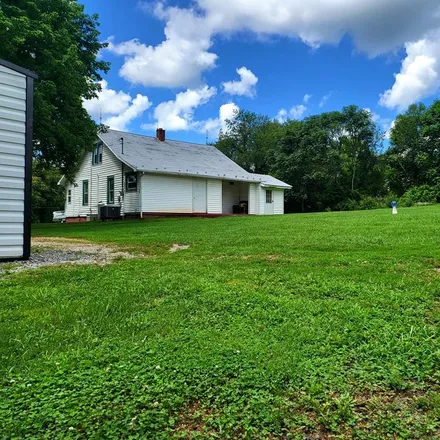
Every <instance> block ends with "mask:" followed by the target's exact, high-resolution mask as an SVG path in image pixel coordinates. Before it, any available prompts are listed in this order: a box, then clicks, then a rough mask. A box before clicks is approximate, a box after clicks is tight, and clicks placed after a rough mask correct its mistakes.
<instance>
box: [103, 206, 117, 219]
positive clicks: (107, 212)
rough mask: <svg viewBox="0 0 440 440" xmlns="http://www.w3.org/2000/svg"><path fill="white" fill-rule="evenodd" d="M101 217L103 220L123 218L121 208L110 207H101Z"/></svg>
mask: <svg viewBox="0 0 440 440" xmlns="http://www.w3.org/2000/svg"><path fill="white" fill-rule="evenodd" d="M99 217H100V219H101V220H119V219H120V218H121V207H120V206H109V205H104V206H100V207H99Z"/></svg>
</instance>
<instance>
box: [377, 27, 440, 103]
mask: <svg viewBox="0 0 440 440" xmlns="http://www.w3.org/2000/svg"><path fill="white" fill-rule="evenodd" d="M439 38H440V33H437V35H434V36H433V38H432V39H426V38H425V39H422V40H418V41H416V42H413V43H407V44H406V45H405V48H406V58H405V59H404V60H403V62H402V68H401V70H400V73H398V74H396V75H395V82H394V85H393V86H392V88H391V89H389V90H387V91H385V92H384V93H383V94H382V95H380V101H379V103H380V105H382V106H384V107H387V108H389V109H395V108H397V109H398V110H400V111H404V110H406V108H407V107H408V106H409V105H410V104H413V103H414V102H416V101H419V100H420V99H423V98H426V97H428V96H431V95H433V94H434V93H436V92H437V91H438V90H439V89H440V39H439Z"/></svg>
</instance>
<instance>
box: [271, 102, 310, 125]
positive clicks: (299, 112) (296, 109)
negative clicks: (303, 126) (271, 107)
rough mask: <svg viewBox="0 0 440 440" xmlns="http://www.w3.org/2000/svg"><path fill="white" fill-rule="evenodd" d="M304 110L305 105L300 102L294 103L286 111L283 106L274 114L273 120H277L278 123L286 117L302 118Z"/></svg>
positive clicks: (305, 109) (285, 119)
mask: <svg viewBox="0 0 440 440" xmlns="http://www.w3.org/2000/svg"><path fill="white" fill-rule="evenodd" d="M306 111H307V107H306V106H305V105H302V104H299V105H294V106H293V107H292V108H291V109H290V110H289V111H287V110H286V109H285V108H282V109H281V110H280V111H279V112H278V114H277V115H276V116H275V120H277V121H278V122H279V123H280V124H283V123H284V122H286V121H287V120H288V119H302V117H303V116H304V114H305V112H306Z"/></svg>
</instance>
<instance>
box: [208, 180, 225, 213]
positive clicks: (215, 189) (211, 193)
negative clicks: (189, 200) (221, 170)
mask: <svg viewBox="0 0 440 440" xmlns="http://www.w3.org/2000/svg"><path fill="white" fill-rule="evenodd" d="M221 213H222V181H221V180H213V179H208V214H221Z"/></svg>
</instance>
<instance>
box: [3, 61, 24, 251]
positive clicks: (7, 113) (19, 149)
mask: <svg viewBox="0 0 440 440" xmlns="http://www.w3.org/2000/svg"><path fill="white" fill-rule="evenodd" d="M25 132H26V77H25V76H24V75H22V74H20V73H17V72H15V71H13V70H11V69H9V68H6V67H3V66H0V258H14V257H21V256H22V255H23V253H24V249H23V241H24V236H23V230H24V225H23V222H24V177H25V161H24V154H25Z"/></svg>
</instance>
